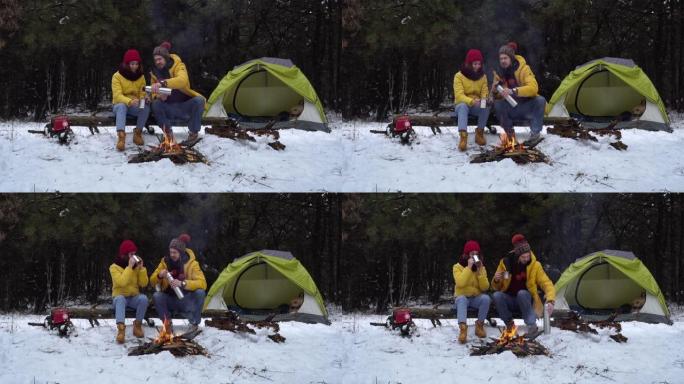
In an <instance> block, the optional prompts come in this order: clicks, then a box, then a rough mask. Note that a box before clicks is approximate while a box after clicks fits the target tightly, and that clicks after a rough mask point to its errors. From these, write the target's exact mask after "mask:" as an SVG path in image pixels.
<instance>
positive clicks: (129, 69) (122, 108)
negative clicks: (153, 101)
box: [112, 49, 151, 151]
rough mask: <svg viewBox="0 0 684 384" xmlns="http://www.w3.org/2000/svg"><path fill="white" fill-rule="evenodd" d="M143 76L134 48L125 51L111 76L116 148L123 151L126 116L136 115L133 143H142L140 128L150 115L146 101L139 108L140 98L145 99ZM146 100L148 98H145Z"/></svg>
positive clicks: (138, 56)
mask: <svg viewBox="0 0 684 384" xmlns="http://www.w3.org/2000/svg"><path fill="white" fill-rule="evenodd" d="M145 84H146V82H145V76H143V69H142V64H141V60H140V53H138V51H136V50H135V49H129V50H128V51H126V53H125V54H124V57H123V62H122V63H121V65H120V66H119V70H118V71H116V72H115V73H114V75H113V76H112V104H113V105H114V114H115V115H116V134H117V136H118V141H117V143H116V149H117V150H119V151H123V150H124V147H125V141H126V116H137V117H138V121H137V123H136V125H135V129H134V130H133V143H134V144H135V145H144V144H145V142H144V141H143V138H142V128H143V127H144V126H145V123H147V118H148V117H149V116H150V111H151V109H150V107H149V106H148V104H149V103H148V102H146V103H145V106H144V108H140V100H144V99H145V89H144V88H145ZM146 101H148V100H146Z"/></svg>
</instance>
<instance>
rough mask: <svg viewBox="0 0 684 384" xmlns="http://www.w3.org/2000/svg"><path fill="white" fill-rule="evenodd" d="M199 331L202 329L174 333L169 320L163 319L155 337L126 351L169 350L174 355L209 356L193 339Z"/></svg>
mask: <svg viewBox="0 0 684 384" xmlns="http://www.w3.org/2000/svg"><path fill="white" fill-rule="evenodd" d="M200 333H202V331H201V330H199V329H197V330H195V331H190V332H187V333H184V334H182V335H174V334H173V332H172V331H171V327H170V322H169V321H168V320H166V319H165V320H164V325H163V326H162V327H161V329H159V334H158V335H157V337H155V338H154V339H152V340H151V341H150V342H148V343H144V344H143V345H140V346H137V347H134V348H131V349H130V350H129V351H128V356H140V355H150V354H157V353H159V352H163V351H169V352H171V354H172V355H174V356H176V357H182V356H188V355H203V356H209V353H208V352H207V350H206V349H204V347H203V346H201V345H199V344H198V343H197V342H195V341H193V339H194V338H195V337H197V335H199V334H200Z"/></svg>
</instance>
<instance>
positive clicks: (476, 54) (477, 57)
mask: <svg viewBox="0 0 684 384" xmlns="http://www.w3.org/2000/svg"><path fill="white" fill-rule="evenodd" d="M473 61H479V62H483V61H484V56H482V52H480V51H479V50H478V49H471V50H469V51H468V53H466V59H465V63H466V64H471V63H472V62H473Z"/></svg>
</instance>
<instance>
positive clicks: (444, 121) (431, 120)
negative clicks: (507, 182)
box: [392, 115, 572, 127]
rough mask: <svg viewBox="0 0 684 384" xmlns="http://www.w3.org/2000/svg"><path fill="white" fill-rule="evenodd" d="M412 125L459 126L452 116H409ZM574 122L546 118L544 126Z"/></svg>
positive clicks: (393, 120) (523, 123)
mask: <svg viewBox="0 0 684 384" xmlns="http://www.w3.org/2000/svg"><path fill="white" fill-rule="evenodd" d="M405 116H407V115H395V116H394V117H392V124H394V122H395V121H396V120H397V119H398V118H400V117H405ZM408 118H409V120H410V121H411V125H413V126H414V127H416V126H417V127H454V126H456V125H458V122H457V121H456V119H454V118H453V117H451V116H423V115H408ZM569 120H572V119H571V118H570V117H544V125H553V124H558V123H565V122H567V121H569ZM528 125H529V122H528V121H515V122H514V126H528Z"/></svg>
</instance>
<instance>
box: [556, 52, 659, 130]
mask: <svg viewBox="0 0 684 384" xmlns="http://www.w3.org/2000/svg"><path fill="white" fill-rule="evenodd" d="M642 103H645V110H644V111H643V114H641V115H640V116H639V115H632V114H631V113H632V111H633V110H634V109H635V107H638V106H639V105H641V104H642ZM547 112H548V116H550V117H569V116H572V117H575V118H577V119H579V120H580V121H582V123H583V124H584V125H585V126H587V127H592V128H601V127H606V126H607V125H608V123H610V122H611V121H612V120H614V119H615V118H616V117H618V116H622V117H623V119H624V121H620V122H619V123H618V125H617V128H641V129H647V130H665V131H672V128H670V120H669V118H668V116H667V111H666V110H665V105H664V104H663V101H662V99H661V98H660V95H659V94H658V91H657V90H656V88H655V86H654V85H653V83H652V82H651V80H650V79H649V78H648V76H646V74H645V73H644V71H642V70H641V68H639V67H638V66H637V65H636V64H635V63H634V61H632V60H629V59H619V58H613V57H604V58H602V59H599V60H593V61H590V62H588V63H586V64H583V65H580V66H578V67H577V68H575V70H574V71H572V72H570V74H569V75H567V76H566V77H565V79H563V81H562V82H561V84H560V86H559V87H558V89H557V90H556V92H554V94H553V96H551V100H549V103H548V105H547ZM625 112H628V113H625Z"/></svg>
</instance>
